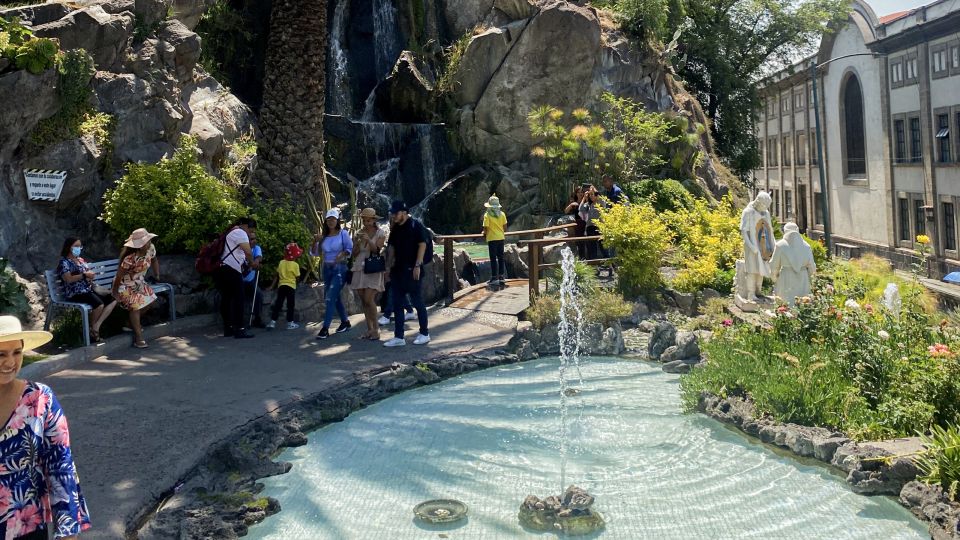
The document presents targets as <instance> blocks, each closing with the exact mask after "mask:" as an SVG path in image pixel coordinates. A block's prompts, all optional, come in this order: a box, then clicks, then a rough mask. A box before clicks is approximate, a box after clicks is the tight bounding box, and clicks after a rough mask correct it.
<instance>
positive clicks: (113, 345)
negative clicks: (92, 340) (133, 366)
mask: <svg viewBox="0 0 960 540" xmlns="http://www.w3.org/2000/svg"><path fill="white" fill-rule="evenodd" d="M216 322H217V316H216V315H210V314H207V315H196V316H192V317H184V318H182V319H177V320H175V321H170V322H165V323H160V324H155V325H151V326H147V327H144V329H143V334H144V337H145V338H146V339H156V338H158V337H162V336H168V335H173V334H176V333H177V332H183V331H184V330H194V329H196V328H203V327H206V326H213V325H214V324H216ZM130 339H131V334H130V333H128V332H124V333H123V334H121V335H119V336H113V337H111V338H109V339H107V340H105V341H104V342H103V343H98V344H96V345H90V346H89V347H78V348H76V349H71V350H69V351H67V352H65V353H61V354H57V355H54V356H51V357H48V358H44V359H43V360H40V361H38V362H34V363H32V364H30V365H27V366H24V367H23V368H22V369H21V370H20V377H21V378H23V379H27V380H31V381H36V380H39V379H42V378H44V377H47V376H49V375H53V374H54V373H57V372H59V371H63V370H66V369H71V368H75V367H77V366H79V365H81V364H84V363H86V362H90V361H91V360H93V359H95V358H99V357H101V356H106V355H110V354H114V353H116V352H118V351H121V350H124V349H126V348H128V347H130Z"/></svg>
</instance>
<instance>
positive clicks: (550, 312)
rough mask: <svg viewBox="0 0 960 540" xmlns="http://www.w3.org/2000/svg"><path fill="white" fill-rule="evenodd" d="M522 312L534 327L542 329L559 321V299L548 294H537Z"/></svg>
mask: <svg viewBox="0 0 960 540" xmlns="http://www.w3.org/2000/svg"><path fill="white" fill-rule="evenodd" d="M524 313H526V315H527V320H528V321H530V323H531V324H533V327H534V328H536V329H537V330H543V328H544V327H546V326H548V325H551V324H557V323H559V322H560V299H559V298H557V297H556V296H552V295H549V294H540V295H537V296H536V297H534V298H533V301H531V302H530V307H528V308H527V310H526V311H525V312H524Z"/></svg>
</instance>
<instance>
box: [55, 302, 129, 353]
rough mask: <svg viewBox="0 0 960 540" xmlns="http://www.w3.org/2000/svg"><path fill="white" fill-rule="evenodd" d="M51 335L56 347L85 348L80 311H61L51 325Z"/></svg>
mask: <svg viewBox="0 0 960 540" xmlns="http://www.w3.org/2000/svg"><path fill="white" fill-rule="evenodd" d="M118 311H119V310H118ZM50 333H52V334H53V341H52V344H53V346H54V347H57V348H60V349H69V348H73V347H81V346H83V321H82V320H81V319H80V310H77V309H70V310H66V311H61V312H60V313H59V314H58V315H57V317H56V318H54V320H53V323H52V324H51V325H50Z"/></svg>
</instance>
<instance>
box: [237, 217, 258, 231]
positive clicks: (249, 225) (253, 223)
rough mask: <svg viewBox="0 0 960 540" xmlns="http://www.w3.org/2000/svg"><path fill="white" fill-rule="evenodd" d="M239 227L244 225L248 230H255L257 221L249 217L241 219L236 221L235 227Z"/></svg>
mask: <svg viewBox="0 0 960 540" xmlns="http://www.w3.org/2000/svg"><path fill="white" fill-rule="evenodd" d="M240 225H246V226H247V228H248V229H256V228H257V220H255V219H253V218H251V217H242V218H240V219H238V220H237V226H238V227H239V226H240Z"/></svg>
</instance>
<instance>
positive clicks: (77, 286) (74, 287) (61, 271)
mask: <svg viewBox="0 0 960 540" xmlns="http://www.w3.org/2000/svg"><path fill="white" fill-rule="evenodd" d="M86 271H87V262H86V261H84V260H83V259H81V258H80V257H77V260H76V261H72V260H70V258H68V257H64V258H62V259H60V264H59V265H58V266H57V275H58V276H60V279H63V276H64V275H65V274H69V273H71V272H81V273H82V272H86ZM92 291H93V286H92V285H90V282H89V281H87V280H86V279H81V280H77V281H74V282H73V283H67V280H65V279H64V280H63V293H64V295H66V297H67V298H68V299H69V298H73V297H74V296H78V295H81V294H86V293H88V292H92Z"/></svg>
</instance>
